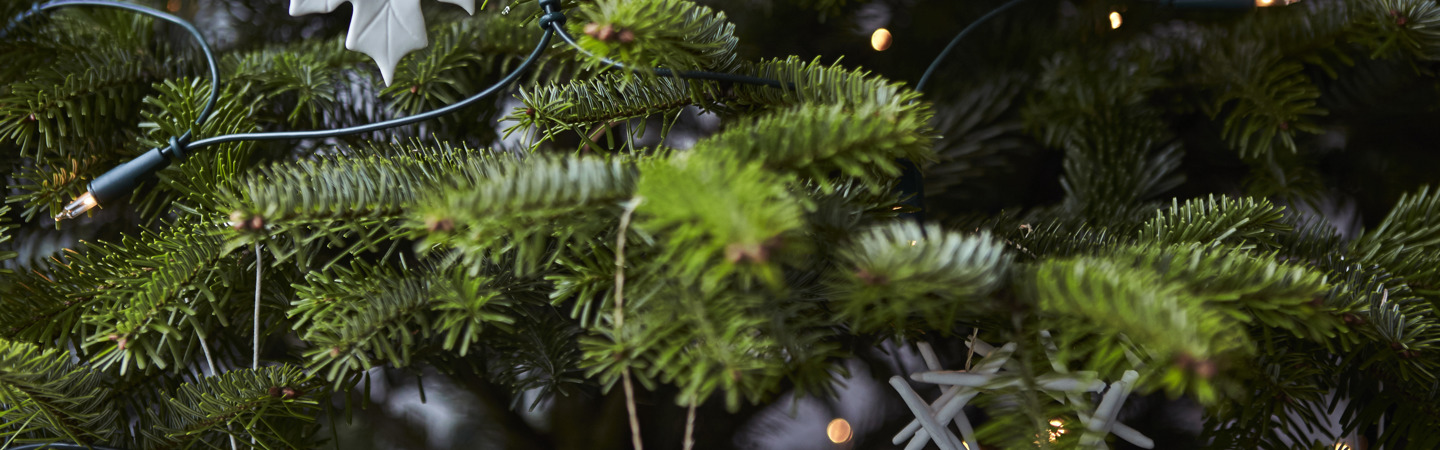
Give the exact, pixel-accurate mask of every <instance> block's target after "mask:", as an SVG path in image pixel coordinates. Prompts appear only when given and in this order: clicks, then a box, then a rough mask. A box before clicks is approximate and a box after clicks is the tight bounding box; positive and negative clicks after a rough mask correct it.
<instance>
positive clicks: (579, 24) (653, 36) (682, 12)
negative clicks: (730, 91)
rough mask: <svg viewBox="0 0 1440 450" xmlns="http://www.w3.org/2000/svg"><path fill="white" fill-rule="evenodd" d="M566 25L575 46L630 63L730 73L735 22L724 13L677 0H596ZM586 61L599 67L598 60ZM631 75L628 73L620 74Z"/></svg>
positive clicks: (636, 65)
mask: <svg viewBox="0 0 1440 450" xmlns="http://www.w3.org/2000/svg"><path fill="white" fill-rule="evenodd" d="M579 13H580V14H579V17H576V19H579V20H575V21H574V22H572V23H570V24H569V28H570V30H571V34H574V35H577V36H579V39H578V42H579V43H580V46H581V48H583V49H585V51H588V52H590V53H593V54H595V55H597V56H601V57H607V58H610V59H613V60H616V61H619V62H621V63H624V64H626V65H628V66H631V67H637V68H641V67H663V68H667V69H672V70H689V69H698V70H711V71H717V72H730V71H733V69H734V67H735V46H736V45H737V44H738V43H739V39H736V38H735V25H732V24H730V22H728V21H727V20H726V18H725V13H723V12H718V11H714V10H711V9H710V8H707V7H704V6H700V5H697V4H695V3H691V2H688V1H683V0H638V1H637V0H623V1H622V0H600V1H597V2H594V3H592V4H588V5H584V6H581V8H580V11H579ZM586 64H587V65H589V66H591V67H603V66H604V65H603V63H601V62H600V61H595V60H590V61H587V63H586ZM626 75H627V76H632V74H626Z"/></svg>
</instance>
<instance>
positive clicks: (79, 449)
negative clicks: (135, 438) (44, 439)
mask: <svg viewBox="0 0 1440 450" xmlns="http://www.w3.org/2000/svg"><path fill="white" fill-rule="evenodd" d="M9 449H10V450H39V449H49V450H119V449H112V448H110V447H101V446H98V445H93V446H88V447H87V446H84V445H75V444H66V443H60V442H57V443H54V444H25V445H21V446H18V447H9Z"/></svg>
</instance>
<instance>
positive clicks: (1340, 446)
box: [1335, 442, 1353, 450]
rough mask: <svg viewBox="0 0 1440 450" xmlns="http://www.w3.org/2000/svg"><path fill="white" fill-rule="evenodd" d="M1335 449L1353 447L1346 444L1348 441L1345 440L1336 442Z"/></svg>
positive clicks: (1349, 448) (1342, 449)
mask: <svg viewBox="0 0 1440 450" xmlns="http://www.w3.org/2000/svg"><path fill="white" fill-rule="evenodd" d="M1335 450H1353V449H1352V448H1351V447H1350V444H1346V443H1344V442H1336V443H1335Z"/></svg>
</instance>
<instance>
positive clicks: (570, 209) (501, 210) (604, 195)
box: [408, 156, 636, 274]
mask: <svg viewBox="0 0 1440 450" xmlns="http://www.w3.org/2000/svg"><path fill="white" fill-rule="evenodd" d="M488 175H489V176H490V177H489V178H483V179H480V178H477V179H473V180H463V181H457V182H456V184H455V185H454V186H451V187H448V188H447V189H444V190H442V191H440V193H439V194H438V195H435V196H432V197H428V198H427V199H426V200H424V201H422V202H420V204H419V205H418V206H417V207H416V208H415V209H414V211H413V212H412V213H411V216H410V218H411V219H410V221H409V222H408V226H409V227H410V228H411V229H412V230H414V231H415V232H416V233H423V234H424V236H425V242H426V245H428V246H437V245H443V246H447V247H453V248H455V249H456V250H458V251H459V252H460V254H461V255H462V256H463V257H464V258H465V259H466V261H469V262H470V263H471V264H472V265H475V264H481V263H483V262H491V263H494V262H499V261H502V260H503V257H505V256H506V255H507V254H509V252H514V253H513V255H514V256H515V258H514V259H513V261H512V262H513V263H514V264H516V270H517V272H518V273H520V274H525V273H527V272H528V271H529V269H530V268H533V267H535V266H536V265H537V264H540V263H548V262H549V261H550V260H551V259H553V258H554V257H555V255H554V254H551V253H549V249H550V248H551V246H552V242H551V241H549V240H548V239H552V238H553V239H555V241H554V242H555V244H558V245H559V246H560V247H561V248H564V246H565V245H566V244H567V243H569V242H571V241H578V242H583V241H587V240H589V239H590V238H592V237H594V236H597V235H601V233H602V231H603V230H605V229H607V228H609V219H608V218H610V217H614V215H615V214H616V213H618V207H619V202H620V201H621V200H623V199H625V198H628V197H629V196H630V195H631V193H632V192H633V191H634V189H635V183H636V182H635V173H634V170H633V168H632V167H631V166H630V165H629V164H627V163H625V162H624V161H622V160H620V159H610V160H606V159H601V158H594V157H569V158H558V157H540V156H537V157H531V158H528V159H519V158H512V157H499V158H497V159H496V160H495V161H494V162H493V165H492V166H491V167H490V168H489V174H488ZM596 219H599V220H596ZM422 230H423V231H422Z"/></svg>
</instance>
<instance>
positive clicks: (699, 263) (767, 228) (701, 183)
mask: <svg viewBox="0 0 1440 450" xmlns="http://www.w3.org/2000/svg"><path fill="white" fill-rule="evenodd" d="M643 173H644V176H643V177H641V178H640V182H639V185H638V187H637V188H636V195H638V201H639V202H641V203H640V206H639V208H638V209H637V211H638V217H637V219H636V224H635V225H636V228H637V229H640V230H643V231H645V232H648V233H652V234H659V233H665V234H666V235H667V236H668V237H667V239H666V241H665V242H663V243H662V244H660V245H659V248H658V250H659V251H661V252H662V253H661V254H660V255H659V257H660V258H661V259H663V260H665V261H668V262H669V267H667V268H666V271H667V272H669V273H670V274H672V275H673V276H675V277H677V278H679V280H681V282H682V283H690V282H694V281H697V280H698V281H700V282H701V283H702V288H701V289H702V290H703V291H706V292H715V288H716V287H718V284H719V283H720V282H721V280H722V279H723V278H724V277H727V276H728V275H730V274H731V273H733V272H737V271H738V272H742V273H747V274H754V275H756V276H758V277H760V279H761V280H763V281H766V282H768V283H770V284H775V283H778V282H779V281H780V280H779V273H778V272H777V270H776V269H777V267H776V266H775V264H774V263H775V261H774V258H773V257H772V255H773V254H776V253H778V252H780V251H782V250H783V248H784V247H785V246H787V245H793V244H794V239H793V237H792V236H791V235H792V233H795V232H798V231H799V229H800V227H802V226H803V224H804V223H803V221H802V215H801V214H802V212H803V205H802V203H801V201H800V199H797V198H796V197H795V196H794V195H793V194H792V193H791V191H790V190H789V189H788V188H787V184H788V183H787V181H789V179H788V178H789V177H785V176H782V175H779V174H776V173H773V172H769V171H766V170H765V169H764V167H763V166H762V165H761V164H760V163H759V162H754V161H743V160H736V159H732V158H730V157H729V156H728V155H723V154H720V153H719V152H691V153H679V154H676V155H675V156H673V157H670V158H667V159H665V160H661V161H657V162H654V163H652V164H651V165H649V166H648V167H645V168H644V169H643ZM720 261H723V263H720Z"/></svg>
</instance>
